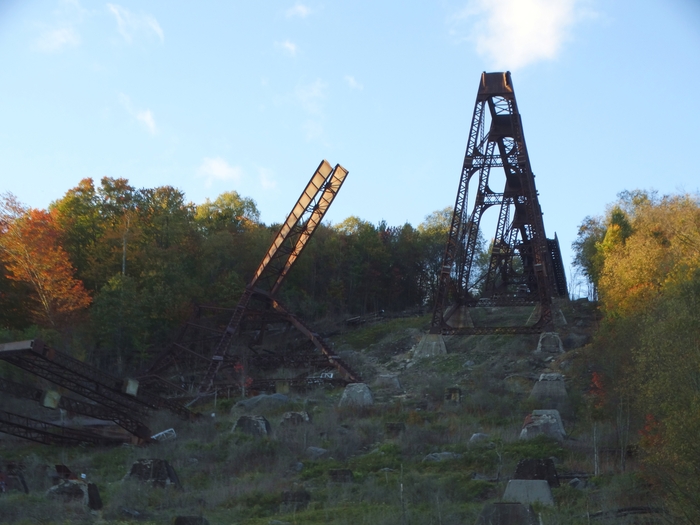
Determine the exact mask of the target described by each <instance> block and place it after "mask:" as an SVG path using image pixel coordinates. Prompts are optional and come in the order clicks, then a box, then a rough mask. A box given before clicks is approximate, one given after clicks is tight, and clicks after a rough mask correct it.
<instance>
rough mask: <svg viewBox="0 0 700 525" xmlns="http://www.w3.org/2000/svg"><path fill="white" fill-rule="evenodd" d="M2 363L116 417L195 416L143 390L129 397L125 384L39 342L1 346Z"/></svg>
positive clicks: (32, 341) (22, 342)
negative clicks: (164, 411) (160, 412)
mask: <svg viewBox="0 0 700 525" xmlns="http://www.w3.org/2000/svg"><path fill="white" fill-rule="evenodd" d="M0 360H3V361H5V362H7V363H10V364H12V365H14V366H16V367H17V368H21V369H23V370H26V371H27V372H30V373H32V374H34V375H36V376H38V377H41V378H44V379H46V380H48V381H51V382H52V383H54V384H56V385H59V386H62V387H64V388H66V389H67V390H70V391H71V392H74V393H76V394H79V395H81V396H83V397H85V398H86V399H89V400H91V401H93V402H95V403H97V404H99V405H102V406H103V407H105V408H106V409H107V410H109V411H111V412H112V413H120V414H124V416H125V418H128V419H131V418H139V417H146V416H148V415H149V413H150V411H151V410H152V409H160V408H167V409H169V410H171V411H173V412H174V413H176V414H178V415H180V416H181V417H185V418H190V417H191V416H192V413H191V412H190V411H189V410H187V409H186V408H184V407H182V406H181V405H179V404H177V403H176V402H174V401H172V400H168V399H162V398H160V397H159V396H156V395H153V394H150V393H149V392H147V391H145V390H144V389H139V392H138V394H137V395H135V396H132V395H129V394H126V393H125V392H124V391H122V388H123V385H124V382H123V381H122V380H119V379H117V378H115V377H113V376H110V375H109V374H106V373H104V372H102V371H100V370H98V369H96V368H94V367H91V366H89V365H88V364H86V363H83V362H81V361H78V360H77V359H74V358H72V357H70V356H69V355H66V354H64V353H62V352H60V351H58V350H55V349H53V348H50V347H48V346H46V345H45V344H44V343H43V342H42V341H40V340H38V339H35V340H28V341H18V342H14V343H5V344H0Z"/></svg>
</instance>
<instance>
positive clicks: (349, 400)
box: [338, 383, 374, 407]
mask: <svg viewBox="0 0 700 525" xmlns="http://www.w3.org/2000/svg"><path fill="white" fill-rule="evenodd" d="M373 404H374V396H372V391H371V390H370V389H369V387H368V386H367V385H366V384H365V383H350V384H349V385H348V386H346V387H345V390H344V391H343V395H342V397H341V398H340V402H339V403H338V406H341V407H344V406H370V405H373Z"/></svg>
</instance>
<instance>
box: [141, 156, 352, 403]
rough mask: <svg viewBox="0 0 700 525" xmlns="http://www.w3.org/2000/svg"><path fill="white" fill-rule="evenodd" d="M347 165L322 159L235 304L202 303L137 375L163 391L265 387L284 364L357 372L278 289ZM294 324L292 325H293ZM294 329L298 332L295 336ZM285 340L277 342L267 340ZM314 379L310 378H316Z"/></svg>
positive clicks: (341, 376) (344, 376)
mask: <svg viewBox="0 0 700 525" xmlns="http://www.w3.org/2000/svg"><path fill="white" fill-rule="evenodd" d="M347 174H348V171H347V170H346V169H345V168H343V167H342V166H340V165H336V166H335V167H334V168H333V167H331V165H330V164H329V163H328V162H327V161H325V160H324V161H322V162H321V163H320V164H319V166H318V168H317V169H316V171H315V172H314V174H313V176H312V177H311V180H310V181H309V183H308V184H307V186H306V188H305V189H304V191H303V192H302V194H301V196H300V197H299V199H298V200H297V202H296V204H295V205H294V207H293V208H292V211H291V213H290V214H289V216H288V217H287V219H286V220H285V222H284V223H283V224H282V226H281V228H280V230H279V232H278V233H277V235H276V236H275V238H274V239H273V241H272V243H271V245H270V247H269V249H268V250H267V252H266V253H265V255H264V256H263V258H262V261H261V262H260V264H259V266H258V268H257V269H256V271H255V273H254V275H253V277H252V279H251V280H250V282H249V283H248V285H247V286H246V288H245V291H244V293H243V295H242V296H241V298H240V299H239V301H238V304H237V305H236V307H235V308H233V309H225V308H218V307H213V306H198V307H197V308H196V309H195V312H194V314H193V315H192V317H191V318H190V320H189V321H188V322H187V323H186V325H185V326H184V327H183V328H182V330H181V332H180V334H179V336H178V337H177V338H176V340H175V342H174V343H173V344H171V345H170V346H169V347H168V348H167V349H166V350H165V351H164V352H163V353H161V355H160V356H158V357H157V358H156V359H155V360H154V362H153V363H152V364H151V365H150V367H149V368H148V369H147V370H146V371H145V372H144V373H143V374H142V375H141V376H140V378H139V379H140V380H141V381H142V382H146V383H148V384H149V385H151V386H152V387H153V388H155V389H159V390H160V391H161V392H162V394H163V395H164V396H174V397H176V396H182V397H192V396H195V397H198V396H202V395H206V394H209V393H213V392H217V391H220V390H222V389H224V390H226V389H229V390H230V389H231V388H234V389H235V388H241V389H242V388H245V387H247V388H250V389H260V390H268V389H270V388H272V386H273V385H274V383H275V382H276V381H277V380H278V379H275V378H274V377H270V373H271V372H274V371H275V370H278V369H280V368H284V369H287V370H299V369H304V370H305V371H304V372H302V373H301V374H299V375H297V376H293V377H289V378H287V381H288V382H291V383H294V382H295V381H297V382H308V381H309V379H310V378H309V371H310V370H314V371H316V372H317V376H316V377H321V375H323V377H324V378H332V379H334V380H335V381H340V382H344V383H347V382H353V381H358V380H359V376H358V374H357V373H356V372H354V371H353V370H352V369H351V368H350V366H348V365H347V363H345V362H343V360H342V359H341V358H340V357H338V356H337V355H336V354H335V352H334V351H333V349H332V347H331V346H330V345H329V344H328V343H327V342H326V341H325V340H324V339H323V338H322V337H321V336H320V335H319V334H318V333H316V332H315V331H314V330H313V329H312V328H311V327H309V326H308V325H307V324H306V323H305V322H304V321H302V320H301V319H300V318H299V317H298V316H296V315H294V314H293V313H292V312H291V311H290V310H289V309H288V308H287V307H286V306H285V305H284V304H282V302H281V301H280V299H279V297H278V291H279V289H280V286H281V285H282V283H283V281H284V279H285V277H286V276H287V274H288V273H289V271H290V269H291V268H292V266H293V265H294V263H295V261H296V260H297V259H298V257H299V255H300V254H301V253H302V251H303V250H304V248H305V247H306V246H307V244H308V242H309V240H310V239H311V236H312V235H313V233H314V231H315V230H316V228H317V226H318V225H319V224H320V223H321V221H322V219H323V217H324V215H325V214H326V212H327V211H328V208H329V207H330V205H331V203H332V202H333V199H334V198H335V196H336V195H337V193H338V191H339V190H340V188H341V186H342V184H343V182H344V181H345V178H346V176H347ZM290 328H291V329H290ZM291 332H294V335H296V336H297V340H296V341H292V342H290V339H292V340H293V339H294V338H293V337H291V338H290V335H291ZM275 339H281V340H284V343H283V344H278V345H277V347H276V348H275V349H274V350H271V349H270V347H269V346H268V345H265V342H266V340H267V341H268V342H269V341H274V340H275ZM311 379H313V378H311Z"/></svg>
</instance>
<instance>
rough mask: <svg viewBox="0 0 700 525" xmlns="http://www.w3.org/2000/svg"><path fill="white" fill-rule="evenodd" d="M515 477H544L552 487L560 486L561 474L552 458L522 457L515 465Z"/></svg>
mask: <svg viewBox="0 0 700 525" xmlns="http://www.w3.org/2000/svg"><path fill="white" fill-rule="evenodd" d="M513 479H543V480H545V481H546V482H547V483H549V486H550V487H558V486H559V476H558V475H557V469H556V467H555V466H554V461H552V459H551V458H544V459H521V460H520V461H519V462H518V465H517V466H516V467H515V474H514V475H513Z"/></svg>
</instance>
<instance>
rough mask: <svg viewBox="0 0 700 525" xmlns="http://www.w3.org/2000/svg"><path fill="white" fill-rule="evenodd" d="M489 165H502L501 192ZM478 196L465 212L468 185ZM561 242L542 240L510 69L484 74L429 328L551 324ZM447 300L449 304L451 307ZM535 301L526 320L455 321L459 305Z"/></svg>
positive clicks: (560, 280)
mask: <svg viewBox="0 0 700 525" xmlns="http://www.w3.org/2000/svg"><path fill="white" fill-rule="evenodd" d="M492 168H502V170H503V172H504V174H505V186H504V189H503V190H502V191H501V192H497V191H494V190H493V189H492V187H491V186H490V184H489V183H490V182H491V181H490V176H491V175H492ZM474 179H476V195H475V196H474V206H473V208H472V211H471V213H469V212H468V210H467V207H468V199H469V195H468V192H469V185H470V182H472V180H474ZM492 206H495V207H498V208H499V215H498V222H497V224H496V233H495V236H494V239H493V245H492V249H491V253H490V257H489V263H488V267H487V269H486V272H485V274H483V275H481V276H480V277H479V278H475V277H476V276H475V275H473V274H474V273H475V271H474V268H475V257H476V254H477V244H478V239H479V227H480V223H481V219H482V216H483V214H484V212H485V211H486V210H487V209H488V208H490V207H492ZM566 290H567V289H566V276H565V273H564V268H563V263H562V259H561V253H560V250H559V241H558V240H557V238H556V236H555V238H554V239H547V237H546V235H545V230H544V221H543V219H542V210H541V209H540V204H539V201H538V198H537V190H536V188H535V176H534V174H533V172H532V167H531V166H530V159H529V156H528V153H527V148H526V145H525V137H524V135H523V129H522V122H521V118H520V113H519V112H518V106H517V103H516V100H515V93H514V91H513V84H512V81H511V77H510V73H509V72H506V73H483V74H482V76H481V81H480V83H479V90H478V93H477V99H476V105H475V107H474V114H473V117H472V121H471V125H470V128H469V139H468V141H467V150H466V154H465V157H464V163H463V165H462V174H461V177H460V182H459V188H458V191H457V199H456V201H455V206H454V212H453V215H452V222H451V225H450V232H449V235H448V239H447V246H446V249H445V254H444V257H443V264H442V267H441V273H440V276H439V282H438V288H437V294H436V301H435V309H434V312H433V318H432V322H431V333H442V334H490V333H537V332H541V331H542V330H543V328H544V327H546V326H548V325H549V324H551V322H552V298H553V297H557V296H561V297H565V296H566V293H567V291H566ZM448 303H449V304H450V305H449V307H447V306H448ZM477 305H481V306H528V305H539V312H540V316H539V319H538V320H537V321H536V322H535V323H534V324H532V325H529V326H508V327H493V326H489V327H486V326H481V327H474V326H468V327H465V326H453V325H452V324H450V319H451V317H452V316H453V315H454V314H455V313H456V312H457V311H458V310H459V309H460V308H462V307H473V306H477Z"/></svg>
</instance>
